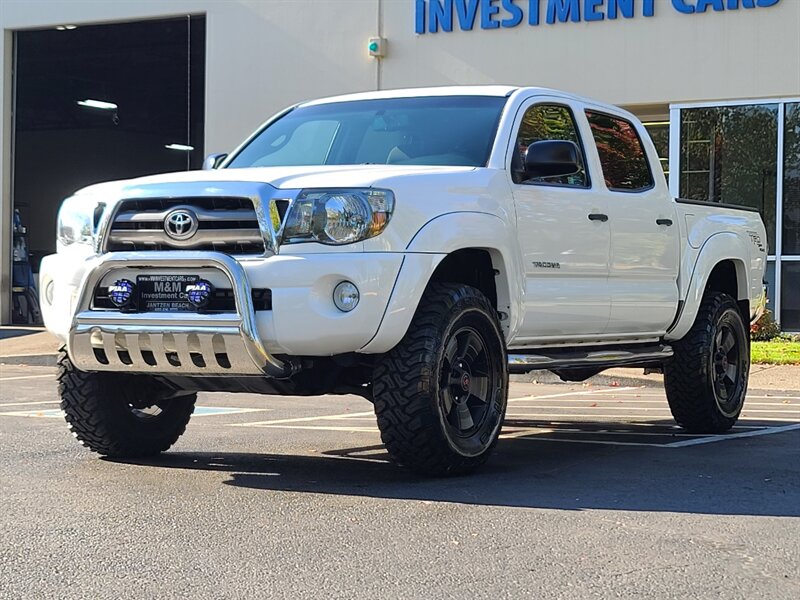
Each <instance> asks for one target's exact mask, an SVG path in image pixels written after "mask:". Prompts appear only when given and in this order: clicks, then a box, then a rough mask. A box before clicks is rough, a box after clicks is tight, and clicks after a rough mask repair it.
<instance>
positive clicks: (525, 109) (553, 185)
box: [507, 98, 593, 190]
mask: <svg viewBox="0 0 800 600" xmlns="http://www.w3.org/2000/svg"><path fill="white" fill-rule="evenodd" d="M538 106H552V107H555V108H563V109H565V110H566V111H567V114H569V116H570V118H571V119H572V126H573V129H574V131H575V135H576V136H577V138H578V143H577V146H578V150H580V152H581V161H582V163H583V172H584V174H585V176H586V183H585V185H571V184H568V183H550V182H546V181H541V182H539V181H534V182H530V183H528V182H524V181H523V182H519V183H517V182H516V181H514V175H513V171H512V165H513V160H514V153H515V152H517V140H518V139H519V130H520V129H521V128H522V121H523V119H524V118H525V115H526V114H527V113H528V111H529V110H531V109H533V108H536V107H538ZM517 114H518V115H519V117H518V118H519V124H517V125H516V127H515V128H514V129H513V130H512V134H511V145H510V148H509V150H510V152H509V156H508V162H507V164H508V169H507V170H508V176H509V179H510V180H511V184H512V185H519V186H525V187H531V186H534V187H550V188H561V189H567V190H591V189H592V187H593V182H592V175H591V170H590V169H589V157H588V155H587V153H586V145H585V144H584V142H583V136H582V135H581V128H580V124H579V122H578V119H577V118H576V116H575V111H574V110H573V109H572V107H571V106H570V105H568V104H565V103H564V102H554V101H548V100H547V99H545V98H540V99H536V100H533V101H532V102H531V103H530V104H528V105H527V106H526V105H525V104H523V105H522V106H520V108H519V111H518V112H517ZM515 119H516V117H515ZM540 141H548V140H540ZM566 141H569V140H566Z"/></svg>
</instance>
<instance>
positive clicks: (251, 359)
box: [40, 86, 767, 475]
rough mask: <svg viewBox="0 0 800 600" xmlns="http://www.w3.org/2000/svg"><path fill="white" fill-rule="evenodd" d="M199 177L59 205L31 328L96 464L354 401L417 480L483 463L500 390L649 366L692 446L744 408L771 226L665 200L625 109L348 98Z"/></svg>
mask: <svg viewBox="0 0 800 600" xmlns="http://www.w3.org/2000/svg"><path fill="white" fill-rule="evenodd" d="M206 163H207V164H206V165H205V167H206V168H205V170H202V171H191V172H183V173H171V174H165V175H156V176H149V177H144V178H140V179H133V180H128V181H117V182H107V183H101V184H96V185H92V186H90V187H87V188H85V189H83V190H80V191H78V192H77V193H75V194H74V195H73V196H71V197H70V198H68V199H66V200H65V201H64V203H63V205H62V207H61V209H60V212H59V217H58V226H57V238H58V240H57V245H58V250H57V253H56V254H53V255H51V256H48V257H46V258H45V259H44V261H43V263H42V269H41V282H40V288H41V290H42V292H41V295H42V310H43V313H44V319H45V322H46V325H47V328H48V329H49V330H50V331H51V332H53V333H54V334H55V335H57V336H58V337H59V338H60V339H61V340H63V342H64V348H63V351H62V353H61V356H60V358H59V367H58V370H59V373H58V383H59V394H60V398H61V408H62V409H63V411H64V413H65V415H66V419H67V422H68V423H69V426H70V428H71V430H72V432H73V434H74V435H75V437H76V438H77V439H78V440H80V441H81V442H82V443H83V444H84V445H85V446H87V447H88V448H90V449H91V450H93V451H95V452H98V453H100V454H102V455H106V456H112V457H120V458H126V457H127V458H130V457H140V456H146V455H152V454H156V453H159V452H162V451H164V450H166V449H168V448H169V447H170V446H171V445H172V444H173V443H174V442H175V441H176V440H177V439H178V437H179V436H180V435H181V434H182V433H183V432H184V430H185V428H186V425H187V423H188V422H189V418H190V416H191V414H192V411H193V408H194V403H195V399H196V394H197V392H199V391H214V392H217V391H219V392H249V393H263V394H281V395H292V396H298V395H315V396H316V395H324V394H358V395H360V396H362V397H364V398H366V399H368V400H369V401H370V402H372V403H373V405H374V408H375V413H376V416H377V422H378V427H379V429H380V432H381V436H382V439H383V442H384V444H385V446H386V449H387V450H388V452H389V454H390V455H391V457H392V459H393V460H394V461H395V462H397V463H399V464H401V465H404V466H406V467H409V468H411V469H413V470H415V471H417V472H420V473H425V474H432V475H444V474H454V473H463V472H468V471H470V470H472V469H474V468H475V467H477V466H478V465H481V464H482V463H483V462H484V461H486V459H487V457H488V456H489V454H490V453H491V451H492V449H493V447H494V446H495V444H496V443H497V439H498V436H499V433H500V429H501V426H502V423H503V418H504V415H505V411H506V405H507V398H508V377H509V373H527V372H530V371H534V370H541V369H546V370H550V371H553V372H555V373H556V374H558V375H559V376H560V377H561V378H562V379H564V380H566V381H582V380H585V379H586V378H588V377H591V376H592V375H595V374H597V373H599V372H600V371H602V370H604V369H607V368H610V367H618V366H628V367H632V366H636V367H645V368H650V369H653V370H656V371H662V372H663V374H664V380H665V387H666V393H667V400H668V403H669V406H670V408H671V411H672V414H673V415H674V417H675V420H676V421H677V423H678V424H679V425H681V426H682V427H684V428H686V429H687V430H689V431H692V432H703V433H721V432H725V431H727V430H729V429H730V428H731V427H732V426H733V424H734V423H735V422H736V420H737V418H738V416H739V414H740V412H741V410H742V406H743V403H744V399H745V392H746V389H747V381H748V371H749V366H750V354H749V335H748V328H749V324H750V323H751V322H752V321H753V320H754V319H756V318H758V317H759V315H760V314H761V312H762V311H763V309H764V303H765V294H764V286H763V277H764V270H765V267H766V261H767V249H766V239H767V238H766V234H765V230H764V225H763V224H762V221H761V219H760V217H759V215H758V213H757V212H756V211H754V210H750V209H747V208H745V207H741V206H729V205H721V204H714V203H708V202H701V201H692V200H683V199H676V198H674V197H672V196H671V195H670V193H669V191H668V187H667V182H666V181H665V178H664V174H663V171H662V168H661V165H660V162H659V158H658V156H657V154H656V150H655V148H654V146H653V143H652V142H651V140H650V138H649V136H648V134H647V131H646V130H645V128H644V127H643V126H642V124H641V123H640V122H639V121H638V120H637V119H636V118H635V117H634V116H633V115H631V114H630V113H628V112H626V111H624V110H621V109H619V108H616V107H614V106H610V105H607V104H602V103H599V102H595V101H593V100H589V99H586V98H581V97H577V96H574V95H570V94H566V93H562V92H558V91H554V90H547V89H543V88H517V87H500V86H484V87H449V88H431V89H417V90H395V91H381V92H370V93H362V94H353V95H349V96H341V97H335V98H327V99H321V100H314V101H311V102H305V103H302V104H298V105H296V106H292V107H290V108H288V109H286V110H284V111H282V112H280V113H279V114H277V115H276V116H274V117H273V118H271V119H270V120H268V121H267V122H266V123H265V124H264V125H263V126H261V127H260V128H259V129H258V130H257V131H256V132H255V133H254V134H253V135H252V136H250V137H249V138H248V139H247V140H246V141H245V142H244V143H243V144H241V146H239V147H238V148H237V149H236V150H234V151H233V152H232V153H230V155H212V156H210V157H209V159H207V161H206Z"/></svg>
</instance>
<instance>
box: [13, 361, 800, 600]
mask: <svg viewBox="0 0 800 600" xmlns="http://www.w3.org/2000/svg"><path fill="white" fill-rule="evenodd" d="M53 373H54V370H53V369H52V368H50V367H23V366H4V367H2V368H0V439H1V440H2V448H3V453H2V454H1V455H0V480H1V481H2V483H1V484H0V490H2V499H1V500H0V501H1V502H2V510H3V513H2V514H3V516H2V519H0V591H2V593H0V596H2V597H4V598H5V597H9V598H13V597H26V598H28V597H36V598H63V597H75V598H78V597H81V598H83V597H111V596H113V597H130V598H133V597H137V598H139V597H165V598H173V597H193V598H206V597H207V598H219V597H254V596H258V597H275V598H409V597H426V598H462V597H473V598H493V599H494V598H518V597H525V596H533V597H537V598H558V597H580V598H587V597H622V598H679V597H680V598H685V597H697V598H705V597H707V598H753V597H764V598H792V599H794V598H797V597H800V392H797V391H786V392H782V391H780V390H757V389H755V390H751V391H750V394H749V395H748V401H747V403H746V406H745V411H744V414H743V418H742V419H741V420H740V421H739V423H738V424H737V426H736V427H735V428H734V429H733V430H732V431H731V432H730V433H729V434H726V435H722V436H698V435H690V434H687V433H685V432H683V431H682V430H680V429H678V428H677V427H675V425H674V422H673V421H672V420H671V417H670V415H669V410H668V408H667V405H666V400H665V398H664V393H663V390H661V389H659V388H653V387H635V386H630V387H601V386H583V385H580V384H575V385H573V384H570V385H567V384H561V385H557V384H553V385H537V384H522V383H515V384H512V393H511V400H510V404H509V410H508V415H507V419H506V423H505V427H504V429H503V434H502V438H501V441H500V443H499V444H498V448H497V451H496V454H495V456H494V457H493V458H492V460H491V461H490V463H489V464H488V465H487V466H486V467H485V468H484V469H483V470H482V471H480V472H479V473H476V474H474V475H472V476H468V477H459V478H451V479H440V480H429V479H419V478H416V477H414V476H412V475H410V474H408V473H405V472H403V471H401V470H399V469H397V468H396V467H394V466H393V465H391V464H388V462H387V456H386V453H385V451H384V450H383V447H382V446H381V444H380V436H379V434H378V432H377V428H376V425H375V418H374V416H373V414H372V410H371V405H370V404H369V403H368V402H366V401H364V400H362V399H359V398H355V397H351V396H344V397H333V396H326V397H320V398H278V397H263V396H255V395H249V394H240V395H234V394H201V396H200V399H199V402H198V408H197V412H196V415H195V417H193V419H192V422H191V423H190V425H189V429H188V431H187V433H186V435H185V436H184V437H183V438H182V439H181V440H180V441H179V442H178V443H177V444H176V446H175V447H174V448H173V449H172V450H171V451H170V452H168V453H166V454H164V455H162V456H161V457H158V458H155V459H152V460H147V461H136V462H133V461H128V462H114V461H109V460H102V459H99V458H97V457H96V455H92V454H91V453H89V452H88V451H86V450H85V449H83V448H81V447H80V446H79V445H78V444H76V443H75V441H74V440H73V439H72V438H71V436H69V434H68V432H67V430H66V427H65V424H64V421H63V418H62V416H61V414H60V411H59V410H58V404H57V401H56V394H55V383H54V378H53Z"/></svg>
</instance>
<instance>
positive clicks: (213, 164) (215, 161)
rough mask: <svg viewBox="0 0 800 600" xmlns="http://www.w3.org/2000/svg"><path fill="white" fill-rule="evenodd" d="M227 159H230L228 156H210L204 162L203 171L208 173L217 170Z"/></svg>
mask: <svg viewBox="0 0 800 600" xmlns="http://www.w3.org/2000/svg"><path fill="white" fill-rule="evenodd" d="M226 158H228V155H227V154H209V155H208V156H206V159H205V160H204V161H203V169H204V170H206V171H210V170H211V169H216V168H217V167H219V165H220V164H221V163H222V161H223V160H225V159H226Z"/></svg>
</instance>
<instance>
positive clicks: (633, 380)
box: [510, 371, 664, 388]
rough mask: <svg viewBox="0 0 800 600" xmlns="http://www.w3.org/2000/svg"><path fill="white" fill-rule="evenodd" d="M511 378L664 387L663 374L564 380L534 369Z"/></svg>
mask: <svg viewBox="0 0 800 600" xmlns="http://www.w3.org/2000/svg"><path fill="white" fill-rule="evenodd" d="M510 380H511V381H513V382H518V383H542V384H547V385H597V386H604V387H617V386H619V387H652V388H661V387H664V381H663V379H662V378H661V376H658V377H657V378H648V377H644V376H642V377H630V376H621V377H620V376H616V375H609V374H608V373H600V374H599V375H595V376H594V377H590V378H589V379H587V380H586V381H562V380H561V378H560V377H559V376H558V375H555V374H554V373H551V372H549V371H534V372H533V373H529V374H527V375H511V376H510Z"/></svg>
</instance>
